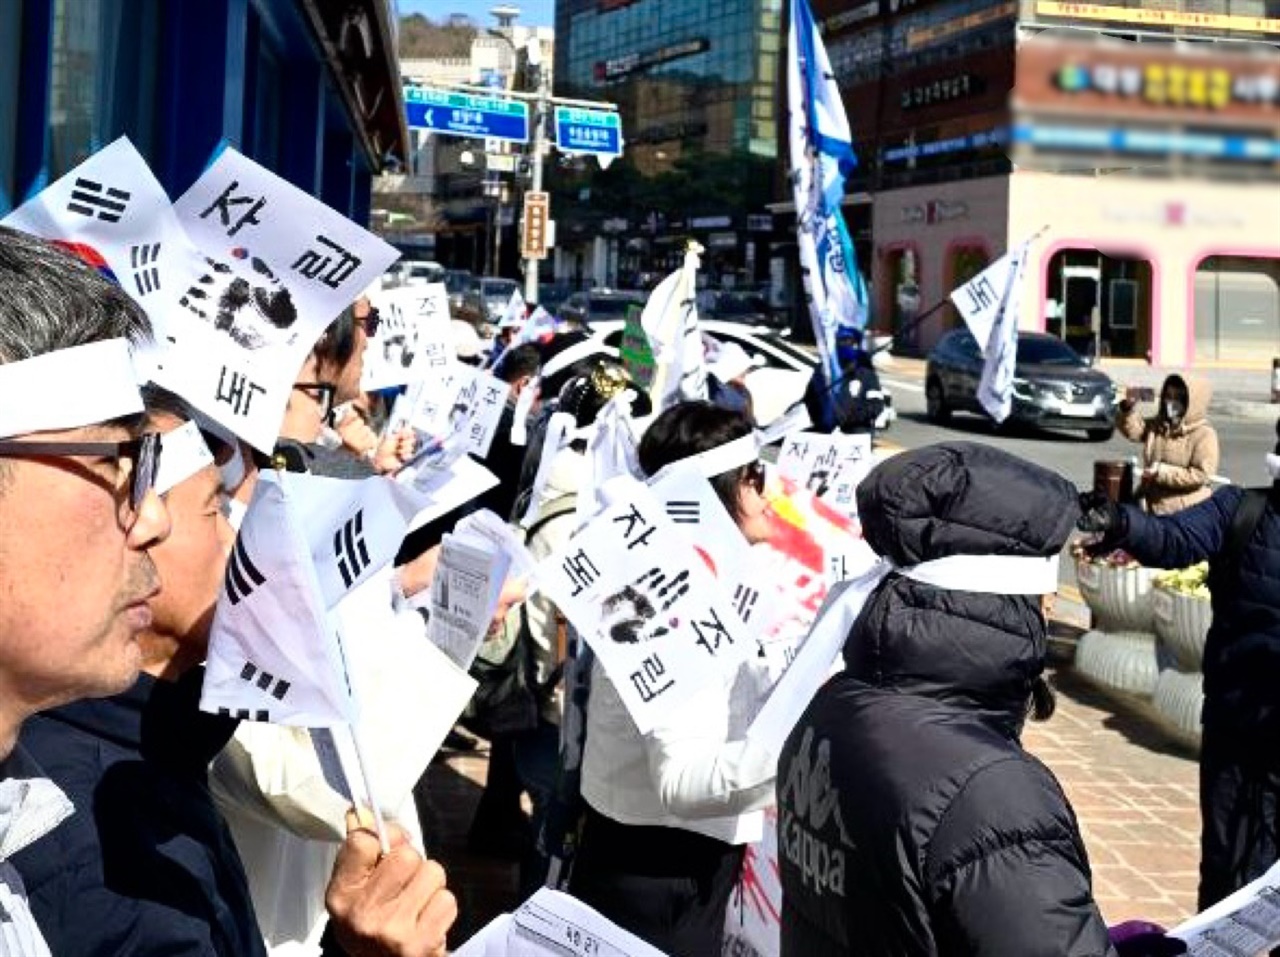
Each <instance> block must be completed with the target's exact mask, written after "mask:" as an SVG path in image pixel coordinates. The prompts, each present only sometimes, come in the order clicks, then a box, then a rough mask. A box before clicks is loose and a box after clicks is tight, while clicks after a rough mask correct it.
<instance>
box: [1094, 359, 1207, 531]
mask: <svg viewBox="0 0 1280 957" xmlns="http://www.w3.org/2000/svg"><path fill="white" fill-rule="evenodd" d="M1211 393H1212V387H1211V386H1210V385H1209V383H1208V382H1206V381H1204V380H1202V379H1192V378H1189V377H1186V376H1182V375H1171V376H1169V377H1168V378H1166V379H1165V380H1164V385H1162V386H1161V387H1160V406H1159V408H1158V409H1157V410H1156V414H1155V415H1153V416H1151V417H1150V418H1146V417H1144V416H1143V415H1142V414H1141V413H1140V412H1139V411H1138V408H1137V400H1136V399H1135V398H1132V397H1129V396H1127V395H1126V397H1125V398H1124V399H1123V400H1121V402H1120V420H1119V422H1118V423H1117V425H1118V426H1119V428H1120V431H1121V433H1123V434H1124V436H1125V438H1127V439H1129V440H1130V441H1133V442H1141V443H1142V481H1141V484H1140V485H1139V486H1138V497H1139V498H1140V499H1141V500H1142V501H1144V502H1145V503H1146V506H1147V509H1148V510H1149V511H1151V512H1152V513H1153V514H1155V515H1171V514H1172V513H1174V512H1177V511H1179V510H1180V509H1184V508H1189V507H1190V506H1192V505H1196V504H1198V503H1199V502H1203V501H1204V500H1205V499H1207V498H1208V497H1209V492H1210V488H1209V482H1210V480H1211V479H1212V478H1213V476H1214V475H1215V474H1216V473H1217V471H1218V433H1217V432H1216V431H1215V430H1214V428H1213V426H1212V425H1210V424H1209V421H1208V419H1207V418H1206V413H1207V412H1208V409H1209V398H1210V395H1211Z"/></svg>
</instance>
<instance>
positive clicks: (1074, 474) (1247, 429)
mask: <svg viewBox="0 0 1280 957" xmlns="http://www.w3.org/2000/svg"><path fill="white" fill-rule="evenodd" d="M881 380H882V381H883V383H884V384H885V385H887V386H888V387H889V390H890V391H891V392H892V394H893V404H894V406H895V408H897V410H898V420H897V421H896V422H894V423H893V427H892V428H891V429H889V431H888V432H886V433H885V434H884V436H883V439H884V441H885V442H886V443H889V444H893V445H897V446H901V447H904V448H918V447H920V446H922V445H928V444H929V443H931V442H947V441H970V442H985V443H987V444H989V445H995V446H998V447H999V448H1002V449H1005V450H1006V451H1008V452H1012V453H1013V454H1015V455H1020V456H1022V457H1023V458H1027V459H1030V460H1032V461H1034V462H1038V463H1040V464H1041V465H1044V466H1045V467H1047V468H1050V469H1053V470H1054V471H1055V472H1058V473H1059V474H1061V475H1063V476H1065V477H1066V478H1068V479H1070V480H1071V481H1072V482H1074V483H1075V484H1076V486H1077V487H1079V488H1081V489H1085V488H1090V487H1092V485H1093V463H1094V462H1095V461H1098V460H1100V459H1126V458H1128V457H1129V456H1131V455H1137V456H1139V458H1140V457H1141V455H1142V450H1141V447H1140V446H1138V445H1135V444H1134V443H1132V442H1129V441H1127V440H1126V439H1125V438H1123V437H1122V436H1121V435H1120V434H1119V433H1117V434H1116V436H1115V437H1114V438H1113V439H1111V441H1109V442H1090V441H1089V440H1088V439H1086V438H1085V437H1084V436H1083V435H1082V434H1081V435H1075V434H1072V433H1070V432H1041V431H1034V430H1018V431H1015V432H1011V433H1006V432H1004V431H1000V432H996V431H995V430H994V428H993V427H992V424H991V422H990V421H989V420H987V419H985V418H979V417H977V416H970V415H964V414H960V413H957V414H956V415H954V416H952V419H951V422H950V424H949V425H946V426H939V425H934V424H933V423H931V422H929V421H928V420H927V419H926V418H925V414H924V383H923V382H922V381H921V380H919V379H917V378H914V377H911V376H906V375H902V374H895V373H894V372H892V371H888V370H884V371H882V372H881ZM1278 411H1280V410H1278ZM1212 421H1213V426H1214V428H1215V429H1217V431H1218V441H1219V445H1220V447H1221V449H1222V460H1221V463H1220V465H1219V466H1218V473H1219V475H1222V476H1225V477H1227V478H1230V479H1231V480H1232V481H1233V482H1235V483H1236V484H1240V485H1253V486H1260V485H1269V484H1270V480H1269V479H1268V477H1267V473H1266V470H1265V468H1264V461H1265V456H1266V453H1268V452H1270V451H1272V448H1273V446H1274V445H1275V441H1276V439H1275V425H1274V422H1272V421H1266V420H1257V419H1235V418H1223V417H1214V418H1213V419H1212ZM1061 568H1062V576H1061V580H1062V585H1063V589H1064V592H1063V594H1064V595H1065V596H1070V595H1072V594H1073V593H1074V589H1075V566H1074V565H1073V564H1072V562H1070V561H1066V560H1064V561H1063V562H1062V565H1061Z"/></svg>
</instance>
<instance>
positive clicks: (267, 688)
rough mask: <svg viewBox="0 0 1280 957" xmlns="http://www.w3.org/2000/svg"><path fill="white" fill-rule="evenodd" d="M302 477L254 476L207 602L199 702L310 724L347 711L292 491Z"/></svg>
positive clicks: (340, 664)
mask: <svg viewBox="0 0 1280 957" xmlns="http://www.w3.org/2000/svg"><path fill="white" fill-rule="evenodd" d="M308 478H311V477H310V476H305V475H298V474H293V473H285V472H263V473H262V474H261V475H260V476H259V478H258V485H257V488H256V489H255V490H254V493H253V501H252V502H250V504H249V510H248V511H247V512H246V513H245V517H244V522H243V523H242V524H241V526H240V533H239V535H238V536H237V537H236V543H235V546H234V547H233V548H232V550H231V555H230V556H229V557H228V559H227V571H226V576H225V580H224V582H223V586H222V591H221V593H220V594H219V596H218V604H217V608H216V610H215V612H214V617H213V627H212V629H211V630H210V635H209V653H208V658H207V659H206V663H205V675H204V690H203V693H202V694H201V697H200V707H201V709H203V710H204V711H209V712H213V713H217V714H225V715H229V716H231V717H238V718H243V719H247V720H251V721H270V722H272V723H275V724H288V725H294V726H302V727H310V728H325V727H334V726H336V725H340V724H347V723H349V722H350V721H351V720H352V719H353V717H354V712H355V705H354V701H353V699H352V696H351V691H350V683H349V680H348V678H347V671H346V666H345V664H344V661H343V655H342V649H341V645H340V643H339V638H338V634H337V631H336V629H335V628H334V625H333V622H332V621H331V620H330V618H329V614H328V608H327V607H326V603H325V599H324V593H323V590H322V588H321V584H320V580H319V577H318V576H317V575H316V569H315V565H314V563H313V561H312V557H311V549H310V546H309V544H308V542H307V536H306V534H305V532H304V531H303V529H302V523H301V520H300V516H299V514H298V513H297V511H296V510H295V506H294V502H293V500H292V494H291V493H292V488H291V486H292V484H293V483H294V482H305V481H306V480H307V479H308Z"/></svg>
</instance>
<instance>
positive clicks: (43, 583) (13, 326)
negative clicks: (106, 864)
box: [0, 227, 456, 957]
mask: <svg viewBox="0 0 1280 957" xmlns="http://www.w3.org/2000/svg"><path fill="white" fill-rule="evenodd" d="M71 251H72V252H80V251H81V250H78V249H76V248H74V247H72V248H71ZM87 252H90V253H92V252H93V251H92V250H87ZM0 289H2V290H3V291H4V294H3V296H0V957H49V948H48V946H47V944H46V943H45V940H44V938H43V936H42V935H41V933H40V930H39V928H38V927H37V926H36V923H35V920H34V918H33V917H32V915H31V910H30V907H29V905H28V903H27V900H26V895H25V889H24V887H23V884H22V878H21V876H20V875H19V873H18V870H17V869H16V868H15V867H14V865H13V864H12V863H11V857H12V856H13V855H16V854H17V853H18V852H20V851H21V850H23V849H24V848H27V847H30V846H31V845H33V844H35V843H36V842H37V841H39V840H40V839H41V838H42V837H44V836H45V835H47V834H48V833H50V832H51V831H52V830H53V829H54V828H56V827H57V826H58V825H59V824H61V823H62V822H63V821H64V820H65V819H66V818H67V817H68V816H69V815H71V814H72V813H74V812H76V809H75V808H73V807H72V805H71V803H70V802H69V801H68V800H67V798H66V797H65V795H63V794H62V792H61V791H60V790H59V789H58V788H57V787H56V786H55V785H54V784H53V783H52V782H51V781H49V780H48V779H47V778H45V777H44V776H43V775H42V774H41V772H40V771H39V769H38V767H36V765H35V763H34V762H33V761H32V760H31V759H30V757H29V756H27V755H26V754H24V752H23V751H22V750H21V748H19V747H18V746H17V743H16V742H17V737H18V732H19V730H20V728H21V726H22V723H23V721H24V720H25V719H26V718H28V717H30V716H31V715H32V714H34V713H36V712H38V711H42V710H46V709H49V708H53V707H56V706H59V705H63V704H67V703H69V702H72V701H74V700H76V699H79V698H88V697H103V696H107V695H114V694H118V693H120V692H122V691H124V690H125V689H127V688H129V687H130V686H131V685H132V684H133V683H134V681H135V680H136V679H137V677H138V673H139V668H140V666H141V657H142V656H141V648H140V646H139V641H138V637H139V634H140V633H141V632H143V631H144V630H145V629H147V628H148V627H149V626H150V625H151V621H152V612H151V607H150V605H149V602H150V600H151V599H153V598H155V597H156V595H157V594H159V591H160V580H159V576H158V575H157V572H156V568H155V565H154V563H153V562H152V560H151V557H150V554H149V551H150V549H152V548H153V547H154V546H156V545H158V544H160V543H161V542H163V541H164V540H165V539H166V538H167V537H168V535H169V531H170V519H169V514H168V511H167V510H166V508H165V505H164V503H163V502H162V501H161V499H160V497H159V496H158V495H156V493H155V490H154V488H153V483H154V480H155V474H156V468H157V466H158V459H159V436H158V435H154V434H145V433H144V432H143V423H144V416H143V413H144V408H143V402H142V399H141V396H140V394H139V391H138V387H137V384H136V381H135V373H134V367H133V361H132V358H131V351H132V348H133V347H136V346H139V345H141V344H143V343H145V342H146V341H147V340H148V339H149V337H150V335H151V329H150V325H149V323H148V320H147V317H146V314H145V313H144V312H143V311H142V309H141V308H140V307H139V306H138V305H137V304H135V303H134V302H133V301H132V300H131V299H130V298H129V297H128V296H127V295H126V294H125V293H124V292H122V291H121V290H120V288H119V287H118V286H116V285H115V284H114V283H113V282H111V281H109V280H108V278H104V276H102V275H99V274H98V273H97V272H95V271H94V269H92V268H90V267H89V266H87V265H85V263H84V262H82V261H80V260H79V259H76V258H74V257H72V256H68V255H65V254H64V253H63V252H60V251H58V250H57V249H55V248H54V247H53V246H51V245H50V244H48V243H45V242H44V241H42V240H38V239H35V238H32V237H30V236H27V235H25V234H23V233H20V232H16V231H14V230H11V229H5V228H3V227H0ZM92 812H93V809H92V808H80V809H79V813H81V814H88V813H92ZM327 903H328V905H329V909H330V912H331V914H332V915H333V917H334V931H335V936H337V937H338V939H339V941H340V942H341V944H342V946H343V947H344V948H345V950H346V951H347V953H348V954H349V955H351V957H366V955H368V957H396V955H401V954H409V953H413V954H428V953H431V954H443V952H444V933H445V931H446V930H447V929H448V927H449V925H450V924H451V923H452V921H453V917H454V915H455V914H456V905H455V904H454V902H453V899H452V896H451V895H450V894H449V892H448V891H447V890H444V874H443V871H441V869H440V868H439V865H436V864H434V863H432V862H426V861H423V860H422V858H421V857H420V856H419V855H418V854H417V853H416V852H415V851H413V849H412V848H411V847H410V846H409V845H408V844H407V843H403V842H397V846H395V847H394V848H393V849H392V851H391V853H390V854H388V855H386V856H380V855H379V849H378V841H377V839H376V837H374V835H373V834H372V833H371V832H370V831H369V830H368V829H367V828H364V827H361V826H359V822H358V821H353V822H352V826H351V828H350V836H349V837H348V840H347V842H346V844H344V845H343V848H342V851H341V852H340V854H339V857H338V862H337V864H336V865H335V868H334V872H333V877H332V880H331V882H330V885H329V894H328V899H327Z"/></svg>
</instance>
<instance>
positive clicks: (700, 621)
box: [534, 477, 756, 734]
mask: <svg viewBox="0 0 1280 957" xmlns="http://www.w3.org/2000/svg"><path fill="white" fill-rule="evenodd" d="M609 501H610V502H611V503H612V504H611V505H610V506H609V508H607V509H606V510H605V511H604V512H602V513H600V514H599V515H598V516H596V517H595V518H593V519H592V520H591V522H590V523H589V524H587V526H586V527H585V528H583V529H582V531H581V532H579V533H578V534H577V535H576V536H575V537H574V538H573V539H572V540H571V541H570V542H569V543H568V544H567V545H566V546H565V547H564V548H563V549H561V550H560V551H558V552H556V553H555V554H553V555H551V556H550V557H549V558H548V559H546V560H545V561H544V562H543V563H541V564H540V565H539V566H538V567H537V569H536V570H535V572H534V584H535V586H536V587H537V588H538V589H539V590H540V591H542V592H543V593H544V594H545V595H546V596H547V597H548V598H549V599H551V601H553V602H554V603H555V604H556V606H557V607H558V608H559V609H560V610H561V611H562V612H563V613H564V615H565V617H567V618H568V619H569V621H570V622H572V624H573V626H574V627H575V628H576V629H577V630H578V632H579V633H580V634H581V635H582V637H583V638H584V639H585V640H586V642H587V643H588V644H589V645H590V646H591V649H592V650H593V651H594V652H595V653H596V656H597V657H598V658H599V659H600V663H601V665H602V666H603V667H604V669H605V671H606V672H608V674H609V676H610V678H611V679H612V681H613V684H614V685H615V686H616V687H617V689H618V693H619V695H620V697H621V698H622V701H623V703H624V704H625V705H626V708H627V711H628V713H629V714H630V715H631V717H632V719H633V720H634V721H635V723H636V727H637V728H638V729H639V731H640V732H641V733H642V734H644V733H647V732H648V731H650V730H651V729H652V728H653V727H654V726H655V725H656V724H657V723H658V722H659V721H660V719H661V717H662V715H663V714H664V713H665V712H667V711H668V710H669V709H670V708H673V707H675V706H677V705H678V704H680V703H681V702H684V701H687V700H689V699H690V698H691V697H693V696H694V695H696V694H697V693H698V692H699V691H701V690H702V689H703V688H705V687H707V686H708V685H710V684H712V683H716V682H720V681H723V680H724V676H725V675H727V674H729V673H731V672H732V671H733V670H734V669H736V668H737V666H738V664H739V663H740V662H741V661H742V660H743V658H745V657H746V656H747V655H748V654H751V653H753V652H754V651H755V648H756V645H755V642H754V641H752V640H751V638H750V637H749V635H748V634H746V629H745V628H744V627H743V625H742V622H741V620H740V619H739V618H738V616H737V615H736V614H735V613H734V612H733V610H732V607H731V605H730V603H729V601H728V596H727V595H725V594H724V592H723V590H722V589H721V588H720V586H719V585H718V584H717V583H716V580H715V579H714V578H713V577H712V575H711V572H710V571H708V569H707V567H706V565H705V563H704V562H703V560H702V558H701V557H700V556H699V554H698V553H697V552H696V551H695V550H694V549H693V547H692V546H691V545H690V544H689V542H688V541H687V539H685V537H684V536H683V535H681V533H680V532H679V531H678V530H677V529H676V527H675V526H674V524H673V523H672V522H671V521H670V519H668V518H667V516H666V513H665V512H664V510H663V507H662V504H661V503H660V502H659V501H657V499H656V498H655V497H654V495H653V493H652V492H650V491H649V490H648V489H647V488H646V487H645V486H644V485H643V484H642V483H640V482H639V481H637V480H635V479H628V478H626V477H620V478H616V479H614V480H613V481H612V482H611V483H610V488H609Z"/></svg>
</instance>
